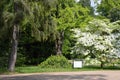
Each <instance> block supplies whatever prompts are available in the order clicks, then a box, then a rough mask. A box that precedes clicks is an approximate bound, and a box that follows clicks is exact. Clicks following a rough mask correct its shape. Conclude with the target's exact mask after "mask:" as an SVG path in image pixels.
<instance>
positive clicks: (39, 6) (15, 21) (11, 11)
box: [2, 0, 54, 71]
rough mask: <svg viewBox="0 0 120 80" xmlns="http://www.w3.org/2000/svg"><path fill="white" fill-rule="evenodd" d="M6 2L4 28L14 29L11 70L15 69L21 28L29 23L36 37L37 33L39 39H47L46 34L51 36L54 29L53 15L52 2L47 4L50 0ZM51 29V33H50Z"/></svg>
mask: <svg viewBox="0 0 120 80" xmlns="http://www.w3.org/2000/svg"><path fill="white" fill-rule="evenodd" d="M6 2H7V3H6V5H5V6H4V7H5V9H4V10H3V14H2V17H3V21H4V25H3V28H5V29H4V30H7V29H8V28H9V29H10V30H11V29H12V30H11V35H12V37H11V40H12V45H11V46H12V48H11V54H10V58H9V65H8V69H9V71H14V68H15V63H16V58H17V48H18V38H19V30H20V29H21V28H23V27H27V26H26V25H28V24H29V25H30V26H31V27H32V34H33V36H34V37H36V35H37V37H38V38H37V37H36V38H37V39H38V40H40V39H42V40H45V39H47V38H46V37H45V36H46V35H47V37H50V35H51V34H53V32H54V30H53V28H52V27H53V23H52V20H51V17H49V16H50V15H49V10H50V9H51V7H50V4H47V3H50V2H49V1H47V0H44V1H29V0H13V1H12V0H10V1H7V0H6ZM31 6H32V7H31ZM48 20H50V21H51V22H49V21H48ZM51 29H52V30H51ZM50 31H51V33H49V32H50ZM52 31H53V32H52Z"/></svg>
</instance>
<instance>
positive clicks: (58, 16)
mask: <svg viewBox="0 0 120 80" xmlns="http://www.w3.org/2000/svg"><path fill="white" fill-rule="evenodd" d="M88 13H89V10H88V8H86V7H83V6H81V5H78V4H77V3H76V2H75V1H74V0H58V2H57V5H56V9H55V14H54V19H55V21H56V26H57V37H56V54H57V55H62V45H63V40H64V33H65V31H67V30H70V29H71V28H74V27H76V26H77V27H78V26H79V27H80V23H81V24H82V22H84V21H85V20H84V19H85V17H88Z"/></svg>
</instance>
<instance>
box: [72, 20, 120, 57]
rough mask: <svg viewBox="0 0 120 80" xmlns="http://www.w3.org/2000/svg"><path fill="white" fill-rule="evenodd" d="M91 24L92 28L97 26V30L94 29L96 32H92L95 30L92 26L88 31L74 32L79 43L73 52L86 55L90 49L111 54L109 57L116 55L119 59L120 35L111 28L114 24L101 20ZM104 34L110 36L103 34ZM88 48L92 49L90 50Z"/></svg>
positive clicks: (75, 30) (77, 30) (78, 30)
mask: <svg viewBox="0 0 120 80" xmlns="http://www.w3.org/2000/svg"><path fill="white" fill-rule="evenodd" d="M90 24H92V26H96V25H97V28H96V29H94V30H96V31H94V32H92V31H93V29H91V27H92V26H91V25H90V28H89V26H88V28H87V30H86V31H82V30H80V29H74V30H73V31H74V33H75V35H74V37H75V38H77V43H76V45H75V47H74V49H73V50H77V51H76V52H77V53H82V54H84V55H86V54H88V53H90V52H89V50H90V49H94V50H97V51H100V52H101V53H102V52H103V51H104V53H109V55H116V56H117V57H120V33H119V32H117V33H112V31H113V30H114V29H115V28H110V27H111V26H112V23H109V24H108V23H107V24H106V23H105V22H103V21H100V20H99V21H93V22H90ZM114 25H115V24H114ZM93 28H95V27H93ZM102 32H105V33H108V34H102ZM80 45H82V46H80ZM88 47H91V48H89V49H88ZM92 47H93V48H92ZM94 50H93V51H94ZM104 53H103V54H104ZM107 55H108V54H107Z"/></svg>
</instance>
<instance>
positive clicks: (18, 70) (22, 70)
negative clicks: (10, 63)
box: [0, 66, 120, 74]
mask: <svg viewBox="0 0 120 80" xmlns="http://www.w3.org/2000/svg"><path fill="white" fill-rule="evenodd" d="M95 70H120V67H113V66H109V67H108V66H107V67H104V68H103V69H101V68H100V67H99V66H84V67H83V68H80V69H74V68H40V67H39V66H24V67H16V69H15V72H14V73H15V74H17V73H39V72H40V73H41V72H72V71H95ZM0 74H10V73H9V72H8V71H7V70H6V69H0Z"/></svg>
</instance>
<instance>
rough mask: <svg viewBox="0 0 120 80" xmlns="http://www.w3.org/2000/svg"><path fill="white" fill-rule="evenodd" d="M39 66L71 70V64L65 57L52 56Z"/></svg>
mask: <svg viewBox="0 0 120 80" xmlns="http://www.w3.org/2000/svg"><path fill="white" fill-rule="evenodd" d="M39 66H40V67H41V68H70V67H71V64H70V63H69V62H68V60H67V59H66V58H65V57H64V56H50V57H49V58H48V59H47V60H46V61H44V62H42V63H41V64H40V65H39Z"/></svg>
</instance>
